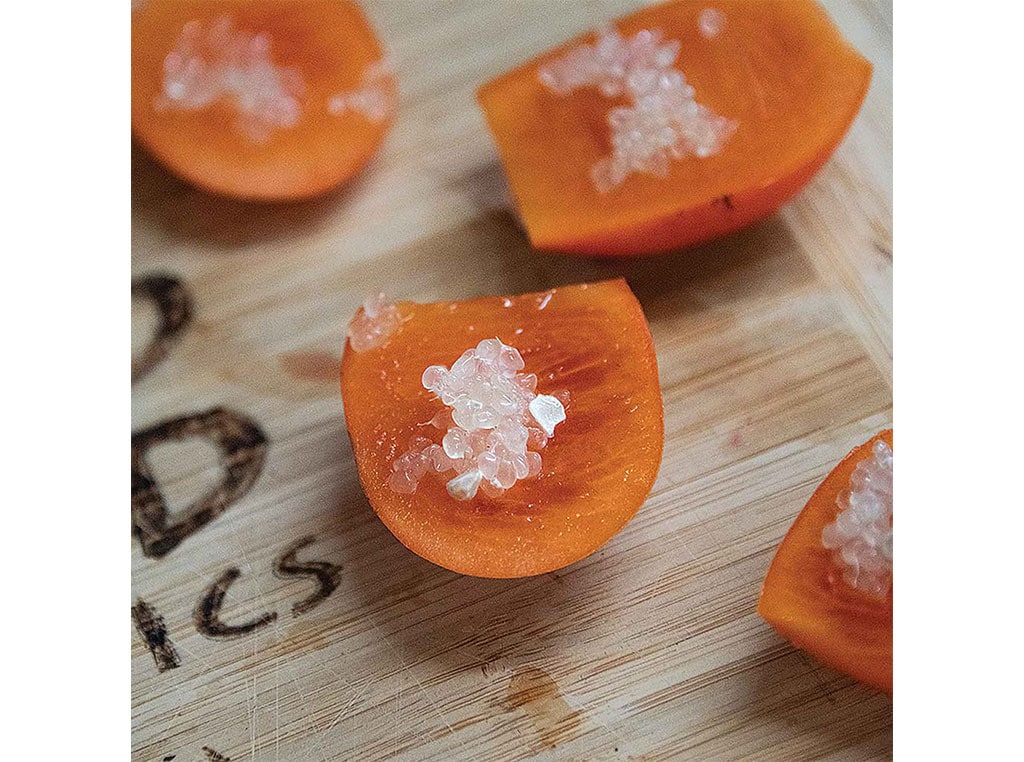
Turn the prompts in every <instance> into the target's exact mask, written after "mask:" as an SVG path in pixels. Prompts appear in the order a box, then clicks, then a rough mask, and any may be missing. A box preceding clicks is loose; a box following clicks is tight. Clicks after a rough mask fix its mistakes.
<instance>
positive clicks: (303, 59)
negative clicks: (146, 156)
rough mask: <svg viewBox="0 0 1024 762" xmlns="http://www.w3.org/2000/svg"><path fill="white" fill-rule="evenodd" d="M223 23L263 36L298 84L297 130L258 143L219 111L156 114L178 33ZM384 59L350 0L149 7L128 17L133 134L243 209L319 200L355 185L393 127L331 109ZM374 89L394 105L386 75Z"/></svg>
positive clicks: (222, 105) (228, 0)
mask: <svg viewBox="0 0 1024 762" xmlns="http://www.w3.org/2000/svg"><path fill="white" fill-rule="evenodd" d="M224 15H228V16H230V17H231V18H232V20H233V21H234V22H235V25H236V26H237V27H238V28H240V29H244V30H246V31H247V32H250V33H253V34H255V33H260V32H266V33H268V34H269V36H270V39H271V58H272V60H273V61H274V63H275V65H277V66H279V67H295V68H297V69H298V70H299V71H300V72H301V73H302V75H303V79H304V82H305V92H304V94H303V96H302V98H301V102H302V112H301V116H300V119H299V122H298V123H297V124H296V125H294V126H292V127H283V128H280V129H275V130H273V131H272V132H271V133H270V135H269V138H268V139H267V140H266V141H265V142H254V141H252V140H250V139H248V138H247V137H246V136H245V135H243V134H241V133H240V132H239V130H238V129H237V128H236V126H235V119H236V115H237V112H236V110H235V107H234V106H233V105H232V104H230V103H226V102H224V101H219V102H217V103H214V104H212V105H210V106H208V107H206V108H204V109H201V110H196V111H185V110H160V109H158V108H157V107H156V105H155V104H156V98H157V97H158V96H159V95H160V93H161V88H162V81H163V80H162V78H163V61H164V58H165V57H166V55H167V54H168V53H169V52H170V51H171V50H172V49H173V47H174V45H175V43H176V41H177V39H178V36H179V35H180V33H181V31H182V28H183V27H184V25H185V24H186V23H187V22H189V21H193V20H198V21H200V22H203V23H205V24H212V23H213V22H214V21H215V20H216V19H218V18H219V17H221V16H224ZM383 55H384V53H383V50H382V48H381V45H380V42H379V41H378V39H377V37H376V35H375V34H374V31H373V29H372V28H371V27H370V25H369V22H368V21H367V19H366V17H365V15H364V14H363V12H362V10H361V9H360V7H359V5H358V4H357V3H355V2H353V1H352V0H297V1H291V2H290V1H289V0H148V1H147V2H145V3H144V4H143V5H142V6H141V7H139V8H138V9H137V10H135V11H134V12H133V13H132V134H133V135H134V136H135V138H136V140H137V141H138V142H139V143H140V144H141V145H143V146H144V147H145V148H146V149H147V150H148V151H149V152H150V153H152V154H153V156H155V157H156V158H157V159H158V160H159V161H160V163H161V164H163V165H164V166H165V167H166V168H167V169H168V170H170V171H171V172H172V173H174V174H176V175H178V176H179V177H181V178H182V179H184V180H186V181H188V182H190V183H192V184H193V185H196V186H198V187H200V188H203V189H204V190H207V191H210V192H212V193H217V194H221V195H225V196H230V197H233V198H238V199H243V200H248V201H293V200H299V199H305V198H310V197H313V196H318V195H321V194H323V193H325V192H327V191H329V190H331V189H333V188H335V187H337V186H339V185H341V184H342V183H344V182H345V181H347V180H349V179H350V178H352V177H353V176H354V175H355V174H357V173H358V172H359V171H360V170H361V169H362V168H363V167H364V166H365V165H366V164H367V163H368V162H369V161H370V159H371V158H372V157H373V155H374V154H375V153H376V151H377V150H378V148H379V146H380V144H381V142H382V141H383V139H384V136H385V135H386V133H387V131H388V129H389V128H390V125H391V121H392V118H391V116H388V117H386V118H384V119H383V120H381V121H379V122H372V121H370V120H368V119H365V118H363V117H362V116H361V115H358V114H345V115H342V116H338V115H333V114H331V113H329V112H328V110H327V103H328V101H329V99H330V98H331V97H332V96H333V95H336V94H338V93H339V92H351V91H353V90H356V89H358V88H359V87H360V86H361V84H362V76H363V72H364V71H365V70H366V67H367V66H369V65H371V64H373V63H375V62H377V61H380V60H381V58H382V57H383ZM380 86H381V87H382V88H383V89H384V90H385V92H387V93H388V94H389V97H390V98H391V100H392V102H394V100H395V98H396V95H397V89H396V85H395V81H394V78H393V77H392V76H390V75H388V76H387V77H385V78H383V79H382V80H381V83H380Z"/></svg>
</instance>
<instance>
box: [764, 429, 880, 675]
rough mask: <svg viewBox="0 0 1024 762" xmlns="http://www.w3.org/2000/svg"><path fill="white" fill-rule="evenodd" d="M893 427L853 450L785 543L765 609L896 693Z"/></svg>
mask: <svg viewBox="0 0 1024 762" xmlns="http://www.w3.org/2000/svg"><path fill="white" fill-rule="evenodd" d="M892 602H893V596H892V430H891V429H889V430H886V431H883V432H881V433H879V434H877V435H876V436H874V437H872V438H871V439H870V440H869V441H868V442H866V443H865V444H863V445H861V446H859V447H857V448H856V449H854V450H853V451H852V452H851V453H850V454H849V455H847V456H846V458H844V459H843V461H842V462H841V463H839V465H838V466H836V467H835V469H834V470H833V471H832V473H830V474H829V475H828V477H826V479H825V481H823V482H822V483H821V486H819V487H818V489H817V490H816V491H815V492H814V495H812V496H811V499H810V501H809V502H808V503H807V506H806V507H805V508H804V509H803V511H801V513H800V515H799V516H798V517H797V519H796V521H795V522H794V524H793V526H792V527H791V528H790V530H789V532H788V533H787V534H786V537H785V539H784V540H783V541H782V544H781V545H780V546H779V549H778V551H777V552H776V554H775V558H774V559H773V560H772V563H771V566H770V567H769V569H768V575H767V576H766V577H765V581H764V588H763V590H762V592H761V600H760V602H759V604H758V611H759V612H760V613H761V616H763V617H764V618H765V619H766V620H767V621H768V622H769V623H770V624H771V625H772V626H773V627H774V628H775V629H776V630H778V631H779V633H780V634H782V635H783V636H784V637H785V638H787V639H788V640H789V641H790V642H792V643H793V645H795V646H797V647H798V648H802V649H803V650H805V651H807V652H808V653H810V654H812V655H814V656H815V657H817V658H818V659H820V660H821V661H822V662H824V663H825V664H828V665H829V666H831V667H833V668H835V669H838V670H839V671H841V672H845V673H846V674H848V675H850V676H851V677H854V678H856V679H857V680H860V681H861V682H863V683H866V684H868V685H871V686H874V687H875V688H878V689H880V690H883V691H885V692H887V693H890V694H891V693H892Z"/></svg>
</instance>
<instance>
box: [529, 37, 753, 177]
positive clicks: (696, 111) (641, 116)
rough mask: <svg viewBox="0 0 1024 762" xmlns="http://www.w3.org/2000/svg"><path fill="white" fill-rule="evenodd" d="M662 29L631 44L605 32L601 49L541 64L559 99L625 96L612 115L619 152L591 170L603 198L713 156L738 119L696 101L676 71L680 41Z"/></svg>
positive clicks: (581, 49)
mask: <svg viewBox="0 0 1024 762" xmlns="http://www.w3.org/2000/svg"><path fill="white" fill-rule="evenodd" d="M662 37H663V35H662V32H661V31H659V30H647V29H644V30H641V31H639V32H637V33H636V34H635V35H634V36H633V37H631V38H629V39H626V38H624V37H623V36H622V35H620V34H619V33H618V31H617V30H616V29H614V28H613V27H609V28H604V29H601V30H599V32H598V41H597V43H596V44H594V45H581V46H579V47H577V48H574V49H573V50H570V51H569V52H568V53H566V54H565V55H564V56H562V57H560V58H557V59H555V60H554V61H551V62H549V63H547V64H545V65H544V66H541V67H540V70H539V71H538V77H539V79H540V81H541V83H543V84H544V86H545V87H547V88H548V90H550V91H551V92H553V93H555V94H556V95H562V96H564V95H568V94H569V93H571V92H572V91H573V90H577V89H579V88H586V87H596V88H597V89H598V90H599V91H600V92H601V94H602V95H604V96H605V97H608V98H615V97H620V96H626V97H627V98H628V99H629V105H628V106H625V107H617V108H613V109H611V110H610V111H609V112H608V125H609V126H610V127H611V144H612V153H611V155H610V156H606V157H603V158H602V159H600V160H598V162H597V163H596V164H594V166H593V167H592V169H591V179H592V180H593V183H594V187H596V188H597V190H598V191H599V192H601V193H608V192H609V191H611V190H613V189H615V188H617V187H618V186H620V185H621V184H622V183H623V182H624V181H625V179H626V177H627V176H628V175H629V174H630V173H633V172H641V173H646V174H651V175H655V176H658V177H664V176H666V175H667V174H668V171H669V164H670V160H671V159H681V158H683V157H685V156H688V155H694V156H697V157H699V158H706V157H708V156H713V155H714V154H716V153H718V152H719V150H721V148H722V146H723V145H724V144H725V141H726V140H727V139H728V138H729V136H730V135H732V133H733V131H734V130H735V129H736V122H734V121H732V120H730V119H726V118H724V117H722V116H719V115H717V114H715V113H714V112H713V111H712V110H711V109H709V108H708V107H706V106H703V105H701V104H699V103H697V102H696V100H694V90H693V88H692V87H691V86H690V85H688V84H687V82H686V78H685V77H684V76H683V73H682V72H681V71H679V70H678V69H676V68H674V67H673V64H674V62H675V60H676V58H677V57H678V56H679V48H680V45H679V42H678V41H677V40H668V41H664V42H663V40H662Z"/></svg>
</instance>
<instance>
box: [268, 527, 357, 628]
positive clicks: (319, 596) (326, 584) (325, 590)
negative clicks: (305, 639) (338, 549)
mask: <svg viewBox="0 0 1024 762" xmlns="http://www.w3.org/2000/svg"><path fill="white" fill-rule="evenodd" d="M315 540H316V538H315V537H313V536H308V537H303V538H302V539H300V540H297V541H295V542H294V543H292V544H291V546H290V547H289V548H288V549H287V550H285V552H284V553H282V554H281V555H280V556H279V557H278V558H277V559H276V560H275V561H274V576H275V577H278V578H280V579H290V578H294V577H314V578H316V580H317V583H318V584H319V588H318V589H317V591H316V592H314V593H313V594H312V595H310V596H309V597H308V598H304V599H303V600H301V601H299V602H298V603H296V604H294V605H293V606H292V615H293V616H299V615H300V614H305V613H306V612H308V611H312V610H313V609H314V608H316V607H317V606H319V605H320V604H321V603H323V602H324V601H325V600H327V596H329V595H330V594H331V593H333V592H334V591H335V589H336V588H337V587H338V578H339V577H340V576H341V567H340V566H337V565H335V564H331V563H327V562H326V561H304V562H298V561H296V559H295V556H296V554H297V553H298V552H299V551H300V550H302V549H303V548H305V547H306V546H307V545H312V544H313V542H314V541H315Z"/></svg>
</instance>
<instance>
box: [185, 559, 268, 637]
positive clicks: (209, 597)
mask: <svg viewBox="0 0 1024 762" xmlns="http://www.w3.org/2000/svg"><path fill="white" fill-rule="evenodd" d="M241 576H242V572H241V570H239V569H237V568H235V567H232V568H230V569H228V570H227V571H225V572H224V573H223V574H221V575H220V577H218V578H217V580H216V581H215V582H214V583H213V584H212V585H211V586H210V589H209V590H207V591H206V594H205V595H204V596H203V597H202V598H200V599H199V603H197V604H196V608H195V611H193V613H192V618H193V620H194V621H195V625H196V629H197V630H198V631H199V632H200V633H201V634H203V635H206V636H207V637H209V638H237V637H239V636H241V635H248V634H249V633H250V632H255V631H256V630H258V629H259V628H261V627H266V626H267V625H268V624H270V623H271V622H273V621H274V620H275V619H277V612H276V611H268V612H267V613H265V614H262V615H261V616H259V617H257V618H256V619H253V620H252V621H249V622H246V623H245V624H237V625H235V624H224V623H223V622H222V621H220V609H221V606H223V605H224V596H225V594H226V593H227V592H228V588H229V587H231V585H232V584H233V583H234V581H235V580H236V579H238V578H239V577H241Z"/></svg>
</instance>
